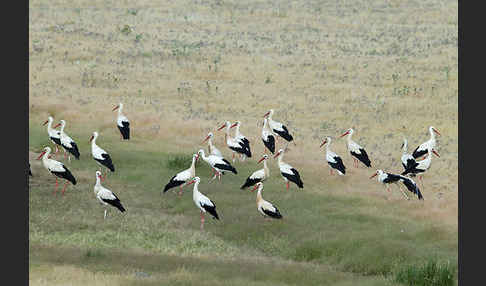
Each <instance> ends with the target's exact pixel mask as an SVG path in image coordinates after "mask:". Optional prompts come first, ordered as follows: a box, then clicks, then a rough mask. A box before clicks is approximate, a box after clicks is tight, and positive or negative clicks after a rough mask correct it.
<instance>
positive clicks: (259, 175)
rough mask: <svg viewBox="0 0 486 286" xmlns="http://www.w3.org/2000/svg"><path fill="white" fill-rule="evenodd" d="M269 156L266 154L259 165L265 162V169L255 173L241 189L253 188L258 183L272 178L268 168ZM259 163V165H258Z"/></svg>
mask: <svg viewBox="0 0 486 286" xmlns="http://www.w3.org/2000/svg"><path fill="white" fill-rule="evenodd" d="M267 160H268V155H267V154H264V155H263V156H262V158H261V159H260V160H258V163H260V162H262V161H263V168H262V169H260V170H257V171H255V172H253V173H252V174H251V175H250V176H249V177H248V178H247V179H246V181H245V183H244V184H243V185H242V186H241V189H244V188H247V187H251V186H253V185H254V184H256V183H258V182H263V181H265V180H266V179H267V178H268V177H269V176H270V170H269V169H268V166H267ZM258 163H257V164H258Z"/></svg>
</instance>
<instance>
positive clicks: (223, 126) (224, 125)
mask: <svg viewBox="0 0 486 286" xmlns="http://www.w3.org/2000/svg"><path fill="white" fill-rule="evenodd" d="M225 127H226V123H225V124H223V125H221V127H219V128H218V131H219V130H221V129H223V128H225Z"/></svg>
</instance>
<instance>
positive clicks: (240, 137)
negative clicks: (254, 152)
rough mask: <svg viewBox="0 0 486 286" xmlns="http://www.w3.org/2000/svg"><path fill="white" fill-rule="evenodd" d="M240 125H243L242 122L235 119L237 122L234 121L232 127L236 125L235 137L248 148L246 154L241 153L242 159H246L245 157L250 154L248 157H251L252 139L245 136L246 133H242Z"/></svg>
mask: <svg viewBox="0 0 486 286" xmlns="http://www.w3.org/2000/svg"><path fill="white" fill-rule="evenodd" d="M240 125H241V122H240V121H238V120H237V121H235V123H233V124H232V125H231V126H230V128H233V127H236V129H235V137H234V138H235V140H236V141H238V142H239V143H240V145H242V146H243V147H244V148H245V149H246V150H247V152H246V153H245V154H240V159H241V160H242V161H245V158H246V157H247V156H248V158H251V150H250V141H249V140H248V139H247V138H246V137H245V135H243V134H241V133H240Z"/></svg>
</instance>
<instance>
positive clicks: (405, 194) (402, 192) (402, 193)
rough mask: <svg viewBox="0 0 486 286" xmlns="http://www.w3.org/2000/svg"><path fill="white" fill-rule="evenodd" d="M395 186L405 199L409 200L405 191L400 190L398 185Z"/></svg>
mask: <svg viewBox="0 0 486 286" xmlns="http://www.w3.org/2000/svg"><path fill="white" fill-rule="evenodd" d="M396 186H397V187H398V189H399V190H400V192H402V194H403V195H404V196H405V198H406V199H407V200H410V198H409V197H408V195H407V194H406V193H405V192H404V191H403V190H402V188H400V186H399V185H396Z"/></svg>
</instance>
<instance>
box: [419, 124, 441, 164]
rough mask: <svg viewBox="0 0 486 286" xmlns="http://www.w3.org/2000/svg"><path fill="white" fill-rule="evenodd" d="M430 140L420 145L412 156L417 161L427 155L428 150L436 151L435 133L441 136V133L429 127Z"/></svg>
mask: <svg viewBox="0 0 486 286" xmlns="http://www.w3.org/2000/svg"><path fill="white" fill-rule="evenodd" d="M429 133H430V139H429V140H427V141H425V142H424V143H422V144H420V145H419V146H418V147H417V148H415V150H414V151H413V153H412V156H413V157H414V158H415V159H417V158H419V157H421V156H423V155H425V154H427V152H428V150H429V149H430V150H431V149H434V148H435V145H436V140H435V133H437V135H439V136H440V133H439V131H438V130H437V129H436V128H435V127H434V126H430V127H429Z"/></svg>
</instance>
